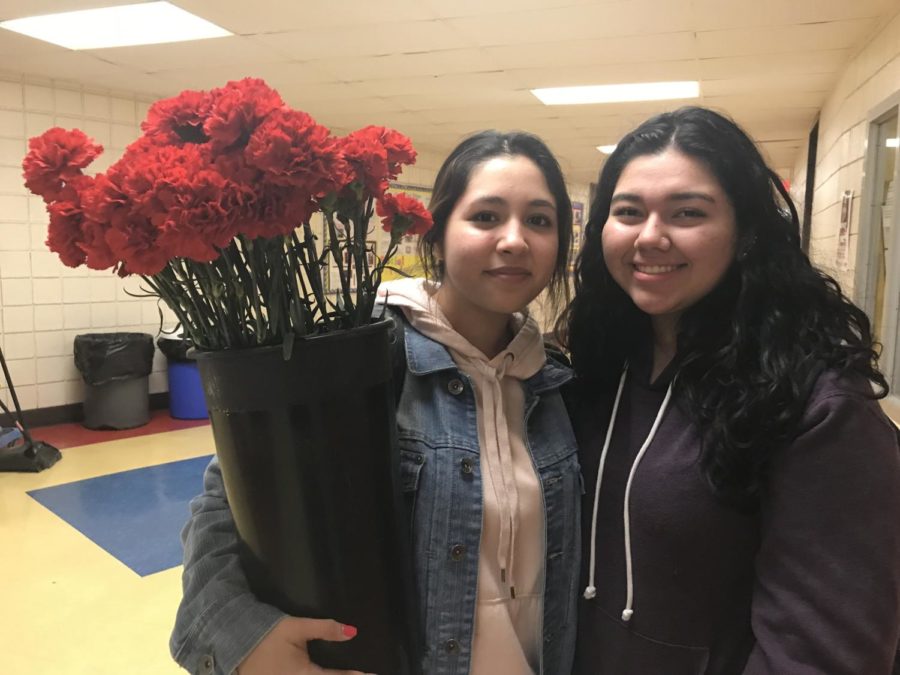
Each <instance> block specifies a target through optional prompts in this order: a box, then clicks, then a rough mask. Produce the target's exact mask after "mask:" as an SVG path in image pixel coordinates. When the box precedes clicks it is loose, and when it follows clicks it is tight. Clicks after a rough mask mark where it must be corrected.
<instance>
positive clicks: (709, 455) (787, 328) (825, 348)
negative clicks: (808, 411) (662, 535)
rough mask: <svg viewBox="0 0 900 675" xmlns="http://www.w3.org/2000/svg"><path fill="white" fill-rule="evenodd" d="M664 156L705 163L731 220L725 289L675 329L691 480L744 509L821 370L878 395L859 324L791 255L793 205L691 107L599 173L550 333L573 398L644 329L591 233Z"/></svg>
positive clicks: (663, 118) (793, 428)
mask: <svg viewBox="0 0 900 675" xmlns="http://www.w3.org/2000/svg"><path fill="white" fill-rule="evenodd" d="M667 148H674V149H676V150H678V151H679V152H681V153H683V154H685V155H687V156H689V157H692V158H694V159H697V160H699V161H701V162H702V163H703V164H704V166H706V167H707V168H708V169H709V170H710V171H711V173H712V174H713V175H714V176H715V177H716V178H717V179H718V181H719V183H720V184H721V186H722V188H723V189H724V191H725V193H726V194H727V195H728V198H729V199H730V201H731V205H732V206H733V208H734V213H735V218H736V225H737V240H736V247H735V256H734V260H733V261H732V263H731V265H730V267H729V268H728V270H727V271H726V273H725V275H724V277H723V278H722V279H721V280H720V281H719V283H718V284H717V286H716V287H715V288H714V289H713V290H712V291H711V292H710V293H709V294H707V295H706V296H705V297H704V298H702V299H701V300H700V301H698V302H697V303H695V304H694V305H693V306H691V307H690V308H688V309H687V310H686V311H685V312H684V313H683V314H682V316H681V317H680V319H679V325H678V355H677V357H676V358H677V359H678V363H679V370H678V373H679V374H678V379H677V383H676V388H677V393H678V401H679V405H680V406H681V407H682V409H683V410H684V411H685V412H686V413H687V414H688V416H689V417H690V418H691V419H693V420H695V422H696V424H697V426H698V429H699V430H700V433H701V436H702V439H703V446H702V450H701V454H700V465H701V469H702V471H703V473H704V475H705V477H706V479H707V482H708V484H709V486H710V488H711V490H712V492H713V494H714V495H716V497H717V498H719V499H720V500H722V501H723V502H725V503H728V504H731V505H732V506H734V507H736V508H738V509H741V510H752V509H753V508H755V507H756V505H757V504H758V496H759V492H760V489H761V487H762V485H763V484H764V479H765V474H766V469H767V466H768V464H769V461H770V458H771V456H772V454H773V452H774V451H775V450H777V449H778V448H779V447H782V446H783V445H784V444H785V443H786V442H787V441H789V440H790V439H791V438H792V437H793V436H794V435H796V432H797V425H798V423H799V420H800V418H801V415H802V414H803V410H804V408H805V405H806V402H807V399H808V397H809V394H810V392H811V390H812V387H813V385H814V383H815V380H816V378H817V377H818V375H819V374H820V373H821V372H822V371H823V370H824V369H826V368H828V369H836V370H838V371H841V372H845V373H847V372H852V373H857V374H859V375H861V376H862V377H864V378H866V379H867V380H869V381H870V382H871V383H872V384H873V385H875V386H874V387H873V394H872V395H873V397H876V398H882V397H884V396H885V395H886V394H887V389H888V385H887V382H886V380H885V378H884V375H883V374H882V373H881V372H880V371H879V370H878V367H877V357H878V353H877V350H878V347H879V346H878V345H877V343H875V342H874V340H873V336H872V331H871V328H870V325H869V319H868V317H867V316H866V314H865V313H864V312H863V311H862V310H861V309H859V308H858V307H856V306H855V305H854V304H853V303H852V302H851V301H850V300H848V299H847V298H846V297H845V296H844V295H843V293H842V292H841V289H840V287H839V285H838V283H837V282H836V281H835V280H834V279H833V278H832V277H830V276H828V275H827V274H825V273H823V272H822V271H820V270H817V269H816V268H814V267H813V266H812V264H811V263H810V261H809V259H808V258H807V256H806V255H805V254H804V253H803V251H802V249H801V247H800V237H799V231H800V228H799V221H798V217H797V211H796V208H795V207H794V204H793V202H792V201H791V198H790V195H789V194H788V192H787V190H786V189H785V187H784V186H783V184H782V181H781V180H780V179H779V177H778V176H777V175H776V174H775V173H774V172H773V171H772V170H771V169H769V168H768V166H767V165H766V163H765V160H764V159H763V158H762V156H761V155H760V153H759V151H758V149H757V148H756V146H755V144H754V143H753V141H752V140H751V139H750V138H749V137H748V136H747V134H746V133H745V132H744V131H743V130H742V129H741V128H740V127H739V126H738V125H737V124H735V123H734V122H733V121H732V120H730V119H728V118H727V117H725V116H723V115H721V114H719V113H716V112H713V111H711V110H707V109H704V108H699V107H685V108H681V109H679V110H676V111H675V112H669V113H664V114H661V115H657V116H655V117H653V118H651V119H649V120H647V121H646V122H644V123H643V124H641V125H640V126H639V127H638V128H636V129H635V130H634V131H632V132H631V133H629V134H627V135H626V136H625V138H624V139H623V140H622V141H621V142H620V143H619V145H618V147H617V148H616V150H615V151H614V152H613V153H612V154H611V155H610V157H609V159H608V160H607V162H606V164H605V165H604V167H603V169H602V171H601V172H600V178H599V183H598V186H597V191H596V195H595V197H594V200H593V203H592V204H591V209H590V216H589V219H588V223H587V226H586V228H585V239H584V245H583V248H582V251H581V253H580V254H579V256H578V259H577V262H576V279H575V295H574V299H573V300H572V302H571V303H570V304H569V306H568V308H567V309H566V312H565V313H564V314H563V316H562V317H561V318H560V322H559V324H558V326H557V332H558V334H559V335H560V336H561V337H562V339H563V340H564V342H565V343H566V345H567V346H568V348H569V350H570V352H571V357H572V363H573V366H574V367H575V370H576V372H577V374H578V375H579V379H580V380H581V382H582V383H583V384H584V386H583V387H582V390H583V391H585V392H589V391H590V390H591V389H592V388H593V389H595V390H596V389H598V388H603V387H606V386H608V385H609V384H610V383H614V382H616V381H617V380H618V376H619V374H620V373H621V370H622V368H623V365H624V363H625V362H626V360H627V359H628V358H629V356H631V355H632V354H633V350H634V346H635V344H638V343H641V342H642V341H643V340H646V338H647V336H649V335H650V334H651V326H650V319H649V317H648V316H647V315H646V314H645V313H643V312H642V311H641V310H639V309H638V308H637V307H636V306H635V304H634V303H633V302H632V300H631V298H630V297H629V296H628V295H627V294H626V293H625V292H624V291H623V290H622V289H621V288H620V287H619V286H618V284H616V282H615V281H614V280H613V278H612V276H611V275H610V272H609V270H608V269H607V266H606V263H605V262H604V258H603V250H602V243H601V233H602V231H603V227H604V224H605V223H606V221H607V218H608V217H609V211H610V201H611V198H612V196H613V192H614V190H615V187H616V183H617V182H618V180H619V176H620V175H621V173H622V171H623V170H624V168H625V167H626V166H627V165H628V163H629V162H630V161H631V160H633V159H635V158H636V157H640V156H643V155H652V154H658V153H661V152H663V151H665V150H666V149H667Z"/></svg>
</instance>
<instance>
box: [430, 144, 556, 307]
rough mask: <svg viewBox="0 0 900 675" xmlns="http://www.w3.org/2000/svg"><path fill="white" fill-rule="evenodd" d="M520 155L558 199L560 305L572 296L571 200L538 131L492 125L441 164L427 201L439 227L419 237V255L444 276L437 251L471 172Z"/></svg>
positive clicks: (551, 288)
mask: <svg viewBox="0 0 900 675" xmlns="http://www.w3.org/2000/svg"><path fill="white" fill-rule="evenodd" d="M518 156H521V157H525V158H527V159H530V160H531V161H532V162H534V163H535V165H536V166H537V167H538V169H540V171H541V173H542V174H543V176H544V180H546V181H547V187H548V188H549V190H550V194H552V195H553V199H554V201H555V202H556V223H557V232H558V234H559V249H558V250H557V252H556V264H555V266H554V269H553V275H552V276H551V277H550V284H549V286H548V294H549V296H550V301H551V304H552V305H553V307H554V309H558V308H559V306H560V304H561V303H562V302H564V301H565V300H568V295H569V286H568V284H567V279H566V269H567V268H568V265H569V250H570V243H571V241H572V202H571V200H570V199H569V192H568V190H567V189H566V181H565V178H564V177H563V172H562V169H560V167H559V162H558V161H557V160H556V157H554V155H553V153H552V152H551V151H550V148H548V147H547V145H546V144H545V143H544V141H542V140H541V139H540V138H538V137H537V136H535V135H534V134H529V133H526V132H524V131H510V132H502V131H496V130H493V129H489V130H486V131H479V132H478V133H475V134H472V135H471V136H469V137H467V138H465V139H464V140H463V141H462V142H461V143H460V144H459V145H457V146H456V147H455V148H454V149H453V151H452V152H451V153H450V154H449V155H448V156H447V159H445V160H444V163H443V164H442V165H441V168H440V170H439V171H438V174H437V178H435V181H434V191H433V192H432V194H431V202H430V203H429V205H428V210H429V211H431V216H432V218H433V219H434V226H433V227H432V228H431V229H430V230H428V232H427V233H426V234H425V235H423V236H422V238H421V239H420V240H419V258H420V259H421V261H422V265H423V266H424V268H425V273H426V275H427V276H428V277H430V278H436V279H438V280H440V278H441V276H442V266H441V265H440V264H439V262H438V260H437V257H436V255H435V251H436V249H437V248H438V247H439V246H440V245H441V244H442V243H443V241H444V234H445V233H446V231H447V220H448V219H449V218H450V214H451V213H453V209H454V208H455V207H456V203H457V202H458V201H459V199H460V197H462V195H463V193H465V191H466V188H467V187H468V186H469V178H470V177H471V175H472V171H474V170H475V168H476V167H478V166H480V165H481V164H483V163H484V162H487V161H488V160H490V159H493V158H495V157H518Z"/></svg>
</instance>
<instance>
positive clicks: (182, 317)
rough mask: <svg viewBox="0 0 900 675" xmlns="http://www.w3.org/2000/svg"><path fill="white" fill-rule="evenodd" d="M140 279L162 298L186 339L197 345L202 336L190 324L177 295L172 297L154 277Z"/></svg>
mask: <svg viewBox="0 0 900 675" xmlns="http://www.w3.org/2000/svg"><path fill="white" fill-rule="evenodd" d="M141 278H142V279H143V280H144V281H145V282H146V284H147V285H148V286H149V287H150V288H151V289H152V290H153V292H154V293H156V295H157V296H158V297H159V298H162V300H163V302H165V303H166V304H167V305H168V306H169V307H170V308H171V309H172V311H173V312H174V314H175V316H176V318H177V319H178V322H179V323H180V324H181V325H182V326H183V327H184V330H185V331H187V334H188V337H189V338H190V340H191V342H193V343H194V344H195V345H196V344H198V342H197V341H198V340H202V334H200V333H199V332H198V331H197V329H196V328H195V327H194V325H193V324H192V323H191V320H190V317H189V316H188V315H187V314H186V313H185V311H184V309H183V308H182V306H181V303H180V302H179V301H178V297H177V295H173V294H172V293H170V292H169V289H168V288H167V287H166V285H165V284H164V283H163V282H161V281H160V280H158V279H157V278H155V277H150V276H145V275H141Z"/></svg>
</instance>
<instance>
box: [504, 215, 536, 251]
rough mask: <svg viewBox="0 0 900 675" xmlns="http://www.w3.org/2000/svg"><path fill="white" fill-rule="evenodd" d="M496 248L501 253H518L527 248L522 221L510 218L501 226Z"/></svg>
mask: <svg viewBox="0 0 900 675" xmlns="http://www.w3.org/2000/svg"><path fill="white" fill-rule="evenodd" d="M497 248H498V250H499V251H500V252H501V253H518V252H520V251H523V250H525V249H527V248H528V242H527V240H526V239H525V230H524V226H523V225H522V223H520V222H519V221H518V220H516V219H511V220H509V222H507V223H506V224H505V225H504V226H503V230H502V232H501V233H500V240H499V241H498V242H497Z"/></svg>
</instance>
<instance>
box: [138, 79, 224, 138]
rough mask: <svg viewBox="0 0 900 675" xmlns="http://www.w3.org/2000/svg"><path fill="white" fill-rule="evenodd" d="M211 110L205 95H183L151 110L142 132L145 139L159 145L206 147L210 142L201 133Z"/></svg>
mask: <svg viewBox="0 0 900 675" xmlns="http://www.w3.org/2000/svg"><path fill="white" fill-rule="evenodd" d="M210 106H211V101H210V97H209V94H207V93H206V92H203V91H183V92H181V93H180V94H179V95H178V96H175V97H173V98H167V99H163V100H162V101H157V102H156V103H154V104H153V105H152V106H150V110H148V111H147V119H146V120H144V121H143V122H142V123H141V129H142V130H143V132H144V134H145V135H146V137H147V138H150V139H152V140H153V142H154V143H158V144H162V145H166V144H172V145H182V144H184V143H205V142H206V141H208V140H209V138H208V137H207V136H206V133H204V131H203V124H204V123H205V122H206V118H207V117H209V111H210Z"/></svg>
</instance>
